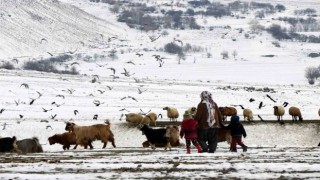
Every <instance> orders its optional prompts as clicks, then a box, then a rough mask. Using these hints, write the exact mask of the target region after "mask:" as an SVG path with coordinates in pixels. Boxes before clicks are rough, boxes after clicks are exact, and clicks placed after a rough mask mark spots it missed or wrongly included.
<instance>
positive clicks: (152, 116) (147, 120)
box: [142, 112, 158, 125]
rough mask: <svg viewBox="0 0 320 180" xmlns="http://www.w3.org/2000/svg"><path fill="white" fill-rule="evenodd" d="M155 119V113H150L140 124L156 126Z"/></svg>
mask: <svg viewBox="0 0 320 180" xmlns="http://www.w3.org/2000/svg"><path fill="white" fill-rule="evenodd" d="M157 118H158V116H157V114H156V113H154V112H150V113H148V114H147V115H146V116H144V117H143V118H142V124H150V125H156V120H157Z"/></svg>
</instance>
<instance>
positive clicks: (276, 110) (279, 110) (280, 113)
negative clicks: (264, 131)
mask: <svg viewBox="0 0 320 180" xmlns="http://www.w3.org/2000/svg"><path fill="white" fill-rule="evenodd" d="M284 113H285V110H284V107H283V106H273V114H274V115H275V116H277V120H278V121H280V120H283V119H282V116H283V115H284Z"/></svg>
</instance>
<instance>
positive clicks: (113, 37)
mask: <svg viewBox="0 0 320 180" xmlns="http://www.w3.org/2000/svg"><path fill="white" fill-rule="evenodd" d="M114 39H117V37H116V36H112V37H108V42H111V41H112V40H114Z"/></svg>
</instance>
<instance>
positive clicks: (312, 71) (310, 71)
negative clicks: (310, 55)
mask: <svg viewBox="0 0 320 180" xmlns="http://www.w3.org/2000/svg"><path fill="white" fill-rule="evenodd" d="M305 77H306V78H307V79H308V82H309V84H311V85H312V84H314V83H315V80H316V79H318V78H319V77H320V68H319V67H318V68H317V67H307V68H306V70H305Z"/></svg>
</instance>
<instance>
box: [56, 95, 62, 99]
mask: <svg viewBox="0 0 320 180" xmlns="http://www.w3.org/2000/svg"><path fill="white" fill-rule="evenodd" d="M56 97H61V98H62V99H64V95H62V94H58V95H56Z"/></svg>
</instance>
